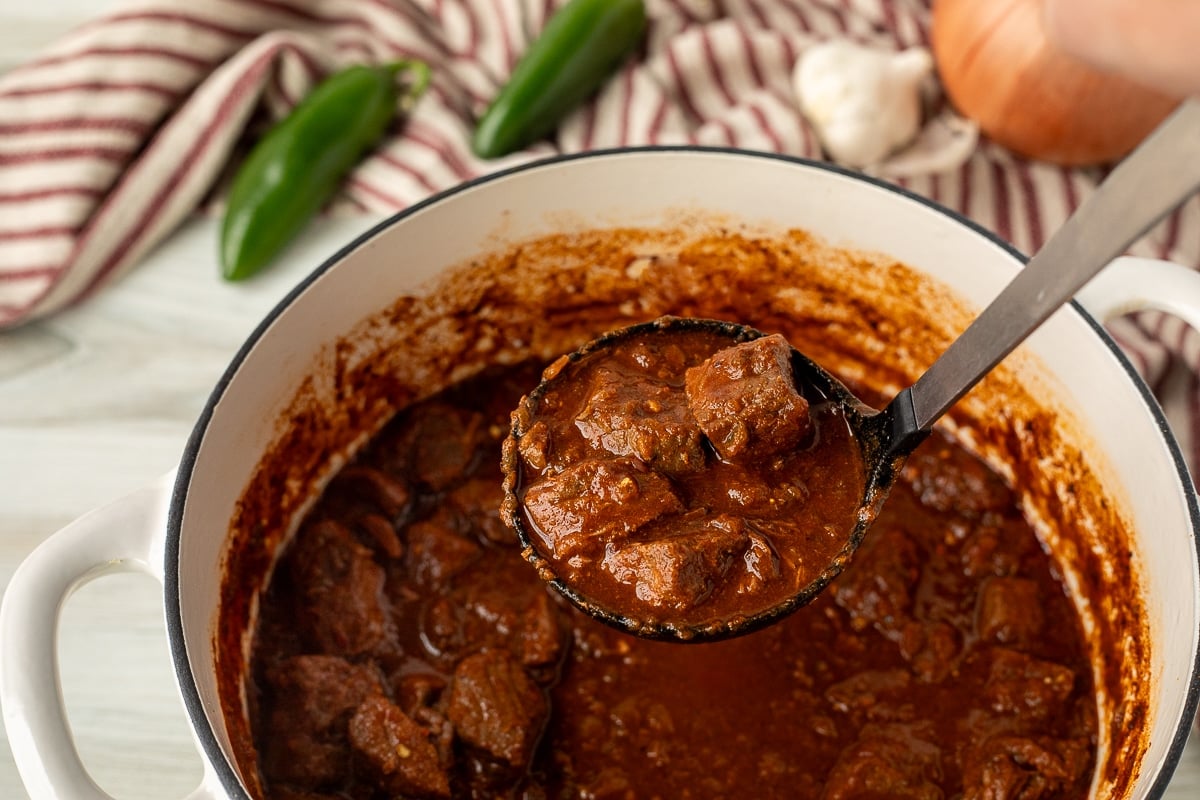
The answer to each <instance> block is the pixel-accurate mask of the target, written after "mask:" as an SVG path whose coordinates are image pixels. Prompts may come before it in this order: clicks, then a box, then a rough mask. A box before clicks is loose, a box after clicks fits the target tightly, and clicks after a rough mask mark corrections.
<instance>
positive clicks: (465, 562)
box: [404, 512, 482, 588]
mask: <svg viewBox="0 0 1200 800" xmlns="http://www.w3.org/2000/svg"><path fill="white" fill-rule="evenodd" d="M455 528H456V525H455V518H454V517H453V515H451V514H448V513H445V512H443V513H438V514H435V515H434V516H432V517H430V518H429V519H423V520H419V521H417V522H414V523H412V524H411V525H409V526H408V529H407V530H406V531H405V540H406V542H407V547H406V548H405V554H404V564H405V567H406V568H407V570H408V574H409V577H410V578H411V579H412V580H413V582H414V583H416V584H417V585H418V586H426V587H431V588H436V587H441V586H445V585H446V583H447V582H449V581H450V579H451V578H453V577H454V576H455V575H457V574H458V573H460V572H462V571H463V570H464V569H466V568H467V567H469V566H470V565H471V563H472V562H474V561H475V559H477V558H479V554H480V552H481V551H482V548H481V546H480V545H479V543H478V542H477V541H475V540H473V539H470V538H468V537H467V536H464V535H463V534H461V533H459V532H458V531H457V530H456V529H455Z"/></svg>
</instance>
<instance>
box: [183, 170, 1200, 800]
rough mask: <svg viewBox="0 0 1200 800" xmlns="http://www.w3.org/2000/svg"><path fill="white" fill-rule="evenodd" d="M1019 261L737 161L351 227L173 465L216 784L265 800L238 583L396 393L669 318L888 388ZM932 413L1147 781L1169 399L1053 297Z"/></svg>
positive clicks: (1184, 624)
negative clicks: (1030, 557) (1063, 599)
mask: <svg viewBox="0 0 1200 800" xmlns="http://www.w3.org/2000/svg"><path fill="white" fill-rule="evenodd" d="M681 248H693V252H700V251H702V252H703V253H704V254H706V256H708V257H709V261H708V262H707V268H706V269H704V270H701V271H695V270H693V271H690V272H686V271H680V270H678V269H676V268H675V267H674V265H673V260H672V254H673V253H676V252H678V251H679V249H681ZM695 248H699V251H696V250H695ZM881 253H885V254H886V255H879V254H881ZM1019 267H1020V260H1019V259H1018V258H1017V257H1016V256H1015V255H1014V254H1013V253H1012V252H1010V251H1009V250H1008V249H1006V248H1005V247H1004V246H1002V245H1001V244H999V243H997V242H996V241H994V240H992V239H990V238H989V237H987V236H986V235H984V234H982V233H980V232H979V231H978V230H975V229H973V228H972V227H971V226H969V225H968V224H966V223H964V222H962V221H961V220H958V219H956V218H953V217H952V216H950V215H948V214H946V213H945V212H943V211H941V210H939V209H936V208H934V207H932V206H930V205H928V204H926V203H923V202H921V201H919V200H916V199H914V198H911V197H908V196H906V195H904V194H903V193H901V192H899V191H897V190H895V189H892V188H889V187H886V186H882V185H878V184H875V183H872V182H869V181H866V180H864V179H862V178H860V177H857V176H853V175H849V174H845V173H842V172H839V171H836V170H831V169H828V168H826V167H822V166H817V165H810V164H804V163H800V162H795V161H791V160H786V159H779V158H775V157H769V156H762V155H752V154H743V153H730V152H698V151H688V150H683V151H631V152H622V153H613V154H599V155H592V156H588V157H583V158H577V159H564V160H560V161H556V162H551V163H547V164H543V165H538V166H535V167H532V168H528V169H523V170H517V171H514V172H512V173H506V174H503V175H500V176H496V177H494V178H491V179H488V180H485V181H482V182H479V183H476V184H473V185H469V186H466V187H463V188H461V189H459V190H456V191H454V192H451V193H450V194H448V195H446V196H443V197H439V198H435V199H434V200H433V201H431V202H429V203H426V204H424V205H422V206H419V207H416V208H415V209H412V210H410V211H409V212H406V213H405V214H402V215H400V216H399V217H397V218H396V219H394V220H392V221H390V222H389V223H387V224H385V225H383V226H381V227H380V228H378V229H376V230H375V231H374V232H372V233H371V234H368V235H367V236H366V237H364V238H363V239H361V240H360V241H358V242H356V243H355V244H354V245H352V246H351V247H349V248H348V249H347V250H346V251H344V252H343V253H341V254H339V255H338V256H337V257H335V258H334V259H332V260H331V261H330V263H329V264H327V265H326V266H325V267H323V268H322V269H321V270H319V271H318V272H317V273H315V274H314V275H313V276H312V277H311V278H310V280H309V281H307V282H306V283H305V284H304V285H303V286H301V287H300V288H299V289H298V290H297V292H296V293H295V294H294V295H293V296H292V297H290V298H289V299H288V300H286V301H285V302H284V303H283V304H282V305H281V306H280V308H279V309H277V310H276V311H275V312H274V313H273V314H272V316H271V317H270V318H269V319H268V320H267V321H266V322H264V324H263V326H262V327H261V328H260V329H259V330H258V331H257V332H256V333H255V334H254V335H253V336H252V337H251V339H250V341H248V342H247V344H246V346H245V347H244V348H243V350H242V352H241V353H239V355H238V357H237V359H236V360H235V362H234V364H233V365H232V366H231V368H230V371H229V373H228V374H227V376H226V378H225V379H224V380H223V381H222V383H221V385H219V386H218V387H217V390H216V391H215V392H214V394H213V396H212V398H211V400H210V403H209V406H208V408H207V409H206V412H205V414H204V416H203V417H202V419H201V421H200V423H199V424H198V426H197V429H196V432H195V434H194V435H193V439H192V441H191V443H190V444H189V448H188V451H187V454H186V457H185V459H184V463H183V465H182V468H181V470H180V478H179V484H178V490H177V492H176V497H175V501H174V510H173V513H172V519H171V530H170V535H169V540H168V553H167V561H168V573H171V575H172V580H171V582H170V585H169V587H168V606H169V613H168V627H169V630H170V634H171V638H172V645H173V649H174V651H175V653H176V656H177V665H178V670H179V674H180V682H181V686H182V688H183V691H184V695H185V699H186V700H187V701H188V703H189V706H190V711H191V714H192V718H193V721H194V724H195V725H196V727H197V730H198V733H199V735H200V739H201V741H202V744H203V745H204V747H205V749H206V751H207V755H208V757H209V759H210V761H211V762H212V763H213V764H214V765H215V766H216V767H217V772H218V773H219V774H220V776H221V778H222V782H223V783H224V785H225V788H226V790H227V791H228V792H229V793H230V795H231V796H233V797H245V796H247V794H246V789H245V788H243V787H249V789H250V793H251V795H256V794H257V793H256V791H255V788H256V786H257V779H256V776H255V775H254V772H253V767H252V764H250V763H247V761H246V760H245V758H243V759H242V760H241V761H240V762H239V761H238V759H237V758H235V757H234V755H233V754H234V753H243V754H244V753H247V752H250V748H249V744H250V743H249V734H248V730H247V727H246V721H245V714H244V702H245V698H244V697H243V695H242V685H241V683H240V676H241V671H242V670H243V669H244V656H245V646H246V643H247V637H248V635H249V630H250V626H251V624H252V621H253V619H254V615H255V604H256V602H257V596H256V593H255V592H254V591H247V586H248V584H249V585H250V588H256V587H261V586H262V584H263V582H264V581H265V580H266V577H267V576H268V574H269V572H270V568H271V565H272V563H273V559H274V555H275V552H276V550H277V547H278V545H279V544H280V543H281V541H283V540H284V538H285V537H286V535H287V532H288V531H290V530H291V528H292V527H293V525H294V522H295V520H296V518H297V517H298V515H300V514H301V513H302V512H303V510H304V509H305V508H306V507H307V505H308V504H309V503H310V502H311V501H312V499H313V498H314V496H315V494H316V492H317V491H318V490H319V488H320V487H321V486H322V485H323V482H324V481H325V480H326V479H327V478H328V476H329V475H330V473H331V472H332V471H333V470H335V469H336V467H337V466H338V465H339V464H340V463H342V462H343V461H344V459H345V457H346V456H347V455H348V454H349V453H351V452H352V451H353V450H354V449H355V448H356V447H358V446H359V445H361V443H362V442H363V441H364V440H365V439H366V437H368V436H369V435H370V433H371V432H373V431H374V430H376V429H377V428H378V427H379V426H380V425H382V424H383V422H385V421H386V420H387V419H388V418H389V417H390V416H391V415H392V414H393V413H394V412H395V411H396V410H397V409H398V408H401V407H403V406H405V405H407V404H408V403H410V402H411V401H413V400H414V399H417V398H419V397H421V396H423V395H425V394H429V393H431V392H433V391H435V390H437V389H439V388H441V387H442V386H444V385H446V384H447V383H448V382H449V381H452V380H455V379H458V378H461V377H464V376H466V375H469V374H472V373H473V372H475V371H478V370H479V369H480V368H482V367H484V366H486V365H488V364H491V363H514V362H516V361H519V360H521V359H523V358H527V357H529V356H536V357H540V358H549V357H551V356H553V355H556V354H557V353H560V352H563V351H565V350H567V349H570V348H572V347H574V346H576V345H577V344H579V343H581V342H582V341H585V340H586V339H588V338H591V337H592V336H593V335H595V334H597V333H599V332H601V331H603V330H608V329H611V328H613V327H618V326H621V325H624V324H628V323H631V322H634V321H641V320H644V319H648V318H652V317H654V316H657V315H659V314H660V313H676V314H685V315H689V314H694V315H703V316H716V317H724V318H732V319H738V320H739V321H744V322H748V323H750V324H754V325H756V326H757V327H760V328H763V329H786V330H788V331H789V333H790V334H791V335H792V336H793V337H794V338H793V343H794V344H796V345H797V346H798V347H800V349H802V350H804V351H805V352H806V353H807V354H808V355H810V356H812V357H813V358H815V359H816V360H817V361H819V362H821V363H825V364H827V365H829V366H831V367H833V368H834V369H835V371H837V372H839V373H840V374H841V375H842V376H843V377H845V378H847V379H849V380H851V381H855V382H858V383H860V384H862V385H864V386H867V387H870V388H872V389H874V390H876V391H878V392H880V393H881V394H883V395H885V396H887V395H889V394H890V393H891V392H894V391H896V390H898V389H899V388H901V387H902V386H904V385H906V384H907V383H908V382H911V381H912V380H913V379H915V377H916V376H917V375H918V374H920V372H921V371H922V370H923V369H924V368H925V367H926V366H928V364H929V363H931V361H932V360H933V358H934V357H935V356H936V355H937V353H938V352H940V350H941V349H942V348H943V347H944V346H945V344H946V343H947V342H948V341H949V340H950V339H951V338H952V337H953V336H954V335H955V334H956V333H957V332H958V331H959V330H961V328H962V327H964V326H965V324H966V323H967V321H969V319H970V316H971V313H972V312H973V310H974V309H977V308H978V307H980V306H982V305H983V304H985V303H986V302H987V301H988V300H990V298H991V297H992V296H994V295H995V294H996V293H997V292H998V291H999V290H1000V288H1001V287H1002V286H1003V285H1004V284H1005V283H1006V282H1007V280H1008V279H1009V278H1010V277H1011V276H1012V274H1013V273H1014V272H1015V271H1016V270H1017V269H1019ZM435 279H436V280H435ZM764 287H765V288H764ZM796 320H804V321H805V322H804V324H800V325H798V324H795V321H796ZM947 425H948V426H949V427H950V428H951V429H953V430H954V431H955V433H956V435H957V436H958V438H959V439H960V440H961V441H963V442H964V443H966V444H967V445H968V446H970V447H971V448H972V449H974V450H975V451H976V452H978V453H979V454H980V455H982V456H983V457H985V458H986V459H987V460H988V461H989V462H990V463H992V464H993V465H994V466H996V467H997V468H998V469H1000V470H1001V471H1003V472H1004V473H1005V474H1006V476H1007V477H1009V478H1010V479H1011V480H1012V482H1013V483H1014V484H1015V485H1016V486H1018V487H1019V490H1020V493H1021V494H1022V496H1023V498H1024V499H1025V505H1026V511H1027V513H1028V515H1029V516H1030V518H1031V519H1032V520H1034V521H1035V523H1037V524H1038V526H1039V529H1040V533H1041V534H1042V537H1043V540H1044V542H1045V544H1046V546H1047V547H1049V549H1050V550H1051V551H1052V553H1053V554H1054V556H1055V558H1056V559H1057V561H1058V563H1059V564H1060V566H1061V567H1062V569H1063V571H1064V575H1065V577H1066V579H1067V582H1068V585H1069V586H1070V587H1071V588H1072V590H1073V592H1074V594H1075V601H1076V605H1077V607H1078V609H1079V611H1080V613H1081V615H1082V617H1083V618H1084V621H1085V626H1086V627H1087V633H1088V638H1089V642H1090V645H1091V647H1092V648H1093V651H1094V653H1093V654H1094V656H1095V658H1094V661H1095V671H1096V685H1097V687H1098V689H1099V690H1100V703H1101V708H1100V710H1099V719H1100V721H1101V733H1100V742H1099V745H1100V754H1099V758H1098V768H1097V771H1096V775H1095V780H1094V791H1093V794H1094V795H1095V796H1096V797H1118V796H1119V797H1147V796H1152V795H1154V794H1155V793H1156V792H1157V791H1159V790H1160V789H1161V786H1159V785H1158V784H1159V783H1165V780H1159V779H1160V778H1162V777H1163V776H1162V773H1163V772H1164V768H1165V767H1166V766H1167V765H1170V766H1173V759H1174V758H1176V757H1177V755H1178V751H1179V750H1180V749H1181V748H1182V744H1183V738H1184V737H1185V736H1186V729H1187V722H1186V721H1185V714H1191V713H1194V710H1195V708H1194V706H1195V691H1196V669H1195V665H1196V662H1197V635H1198V631H1200V579H1198V568H1197V554H1196V547H1197V545H1196V536H1195V530H1194V519H1195V513H1194V508H1193V497H1192V494H1191V490H1190V488H1188V482H1187V478H1186V472H1185V470H1184V468H1183V466H1182V463H1181V461H1180V458H1179V455H1178V452H1177V450H1176V448H1175V447H1174V445H1173V443H1172V441H1171V440H1170V437H1169V433H1168V432H1167V430H1166V427H1165V423H1164V422H1163V419H1162V417H1161V414H1160V413H1159V412H1158V411H1157V409H1156V407H1155V406H1154V405H1153V402H1152V400H1151V399H1150V398H1149V395H1148V394H1147V392H1146V390H1145V389H1144V387H1142V386H1141V385H1140V383H1138V382H1137V380H1136V378H1134V377H1133V376H1132V373H1131V371H1130V370H1129V368H1128V366H1127V365H1126V364H1125V362H1124V361H1123V359H1121V358H1120V356H1119V355H1118V354H1117V352H1116V350H1115V348H1114V347H1113V346H1112V345H1111V343H1110V342H1109V341H1108V340H1107V339H1106V338H1105V337H1104V336H1103V335H1102V333H1100V332H1099V330H1098V329H1097V327H1096V326H1095V325H1094V323H1093V322H1092V321H1091V320H1090V319H1089V318H1087V317H1086V316H1085V315H1084V314H1082V313H1081V312H1080V311H1078V310H1077V309H1075V308H1067V309H1064V310H1063V311H1061V312H1060V313H1059V314H1057V315H1056V316H1055V317H1053V318H1052V319H1051V320H1050V321H1049V322H1048V323H1047V324H1046V325H1045V326H1043V328H1042V329H1041V330H1039V331H1038V332H1037V333H1036V334H1035V335H1034V336H1033V337H1031V338H1030V340H1029V341H1028V342H1027V343H1026V345H1025V346H1023V347H1022V348H1021V349H1020V350H1019V351H1018V352H1017V353H1015V354H1014V356H1012V357H1011V358H1010V359H1009V360H1008V361H1007V362H1006V363H1005V364H1004V365H1003V366H1002V368H1000V369H998V370H997V371H996V372H995V373H994V374H993V375H992V376H990V377H989V378H988V379H987V380H986V381H985V382H984V383H983V384H981V385H980V387H978V388H977V390H976V391H974V392H972V393H971V394H970V395H968V397H967V398H966V399H965V400H964V401H963V402H962V403H961V404H960V406H959V407H958V408H957V409H956V410H955V412H954V413H953V414H952V415H951V418H950V419H948V420H947ZM231 520H232V522H231ZM176 593H177V594H176ZM1166 771H1167V772H1169V768H1168V769H1167V770H1166ZM1156 781H1157V782H1156Z"/></svg>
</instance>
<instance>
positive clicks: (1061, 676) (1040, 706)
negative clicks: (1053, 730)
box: [983, 647, 1075, 720]
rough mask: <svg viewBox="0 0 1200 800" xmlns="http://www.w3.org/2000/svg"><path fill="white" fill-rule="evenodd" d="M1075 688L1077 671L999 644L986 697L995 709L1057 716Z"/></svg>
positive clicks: (1034, 716) (1032, 715)
mask: <svg viewBox="0 0 1200 800" xmlns="http://www.w3.org/2000/svg"><path fill="white" fill-rule="evenodd" d="M1074 688H1075V673H1074V671H1073V670H1071V669H1070V668H1069V667H1064V666H1063V665H1061V664H1055V663H1054V662H1052V661H1043V660H1042V659H1039V658H1034V657H1033V656H1030V655H1027V654H1025V653H1021V652H1018V651H1016V650H1010V649H1008V648H1005V647H996V648H993V649H992V651H991V653H990V663H989V665H988V677H987V682H986V683H985V684H984V687H983V696H984V699H985V700H986V701H987V702H988V703H989V704H990V705H991V707H992V709H993V710H995V711H999V712H1001V713H1005V714H1014V715H1016V716H1018V717H1021V718H1026V719H1033V720H1041V719H1047V718H1052V717H1056V716H1058V715H1059V714H1060V713H1061V712H1062V711H1063V709H1064V708H1065V707H1066V702H1067V698H1069V697H1070V695H1071V692H1072V690H1073V689H1074Z"/></svg>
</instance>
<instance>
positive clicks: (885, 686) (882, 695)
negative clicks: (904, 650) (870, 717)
mask: <svg viewBox="0 0 1200 800" xmlns="http://www.w3.org/2000/svg"><path fill="white" fill-rule="evenodd" d="M911 686H912V676H911V675H909V674H908V672H906V671H905V670H902V669H888V670H866V671H864V672H860V673H858V674H857V675H853V676H851V677H849V678H847V679H846V680H844V681H839V682H837V683H835V684H833V685H832V686H830V687H829V688H828V689H826V690H825V700H826V702H828V703H829V705H830V706H832V707H833V710H834V711H839V712H841V713H843V714H865V713H867V712H868V711H870V710H871V709H873V708H875V707H876V706H879V705H881V704H885V703H891V704H895V703H897V702H902V701H904V700H906V699H907V698H908V693H909V687H911Z"/></svg>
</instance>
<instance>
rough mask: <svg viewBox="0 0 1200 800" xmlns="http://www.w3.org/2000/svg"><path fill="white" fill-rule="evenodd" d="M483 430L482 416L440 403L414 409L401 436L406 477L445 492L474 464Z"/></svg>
mask: <svg viewBox="0 0 1200 800" xmlns="http://www.w3.org/2000/svg"><path fill="white" fill-rule="evenodd" d="M486 428H487V426H486V425H484V424H483V417H482V415H480V414H477V413H474V412H470V411H465V410H463V409H459V408H455V407H454V406H449V405H443V404H441V403H422V404H420V405H418V406H415V407H414V408H413V409H412V411H411V412H410V413H409V415H408V417H407V418H405V420H404V423H403V430H402V432H401V434H400V437H401V441H402V442H404V444H405V445H407V447H406V448H404V449H406V450H407V452H408V458H407V459H405V463H406V464H407V466H408V469H409V474H410V475H411V476H412V478H413V480H414V481H416V482H418V483H421V484H424V485H426V486H428V487H430V488H431V489H445V488H448V487H449V486H451V485H452V484H454V483H455V482H456V481H458V480H460V479H461V477H462V475H463V473H465V472H467V470H468V468H469V467H470V466H471V465H472V463H473V462H474V460H475V453H476V447H477V446H478V444H479V442H480V441H481V439H482V438H483V437H484V435H485V434H486Z"/></svg>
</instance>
